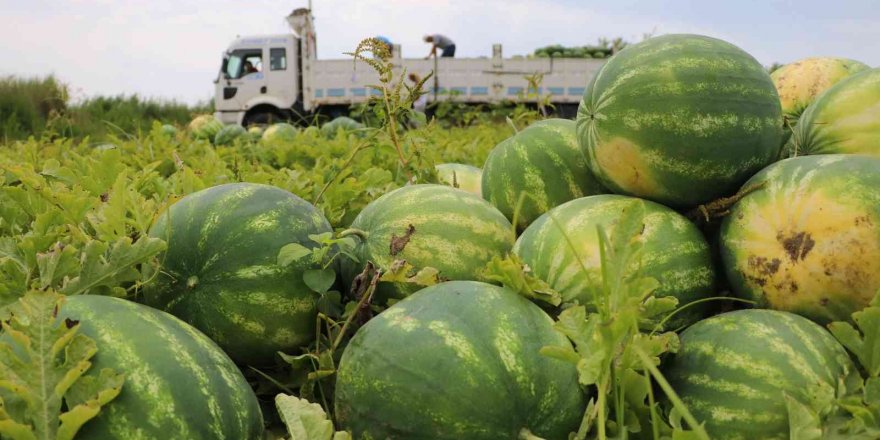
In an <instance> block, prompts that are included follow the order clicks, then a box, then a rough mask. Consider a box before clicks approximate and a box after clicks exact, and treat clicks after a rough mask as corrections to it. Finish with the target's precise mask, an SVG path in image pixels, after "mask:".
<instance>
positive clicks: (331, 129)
mask: <svg viewBox="0 0 880 440" xmlns="http://www.w3.org/2000/svg"><path fill="white" fill-rule="evenodd" d="M362 128H364V124H361V123H360V122H358V121H355V120H354V119H351V118H349V117H347V116H339V117H337V118H335V119H333V120H332V121H330V122H328V123H326V124H324V125H323V126H321V133H323V134H324V136H328V137H330V136H336V133H337V132H338V131H339V130H342V131H344V132H354V131H356V130H359V129H362Z"/></svg>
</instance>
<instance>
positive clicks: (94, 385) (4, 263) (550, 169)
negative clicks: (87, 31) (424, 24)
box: [0, 35, 880, 440]
mask: <svg viewBox="0 0 880 440" xmlns="http://www.w3.org/2000/svg"><path fill="white" fill-rule="evenodd" d="M376 65H377V66H378V67H379V68H381V63H379V62H376ZM403 78H405V75H392V74H390V73H389V74H387V75H384V76H383V83H382V84H380V85H378V86H377V87H378V89H379V90H378V92H379V98H378V99H376V100H375V102H373V104H372V105H371V106H369V107H367V108H362V109H359V112H358V115H357V116H358V117H359V119H361V120H362V121H361V122H358V121H355V120H352V119H348V118H337V119H334V120H332V121H329V122H325V121H320V123H316V124H315V125H314V126H309V127H294V126H292V125H288V124H286V123H279V124H274V125H270V126H268V127H262V126H261V127H247V128H245V127H239V126H226V127H224V126H222V125H221V124H220V123H219V122H218V121H216V120H214V119H213V117H212V116H210V115H202V116H199V117H196V118H194V119H193V121H192V122H191V123H190V124H189V125H188V126H174V125H171V124H162V123H161V122H156V123H154V124H153V128H152V130H151V131H150V132H149V133H144V134H142V135H136V136H128V135H119V136H110V137H109V139H108V140H107V141H100V142H95V141H92V140H89V139H88V138H86V139H83V140H74V139H69V138H64V137H57V136H55V135H51V134H50V135H45V136H42V137H41V138H31V139H29V140H27V141H15V142H8V143H6V144H3V145H0V322H2V330H0V439H2V440H6V439H13V440H30V439H40V440H42V439H71V438H77V439H155V438H185V439H233V440H239V439H241V440H245V439H254V440H256V439H281V438H291V439H295V440H331V439H332V440H344V439H374V440H378V439H487V440H488V439H522V440H526V439H528V440H537V439H547V440H556V439H602V440H604V439H654V440H658V439H673V440H690V439H701V440H705V439H731V440H734V439H743V440H746V439H789V438H790V439H796V440H819V439H866V440H867V439H878V438H880V296H878V297H877V298H876V299H875V295H876V294H878V291H880V190H878V188H880V157H878V156H880V69H871V68H869V67H868V66H865V65H864V64H862V63H859V62H856V61H852V60H845V59H836V58H810V59H806V60H802V61H799V62H797V63H793V64H791V65H788V66H784V67H783V68H781V69H779V70H777V71H775V72H774V73H773V74H772V76H771V75H770V74H768V73H767V72H766V70H765V69H764V68H763V67H762V66H761V65H760V64H759V63H758V62H757V61H755V59H754V58H752V57H751V56H750V55H749V54H748V53H746V52H744V51H743V50H742V49H740V48H738V47H736V46H733V45H731V44H729V43H726V42H724V41H721V40H717V39H712V38H708V37H702V36H695V35H667V36H660V37H654V38H650V39H647V40H645V41H643V42H641V43H638V44H633V45H628V46H626V48H625V49H623V50H621V51H619V52H617V53H616V54H614V55H613V56H612V57H610V58H609V59H608V61H607V63H606V64H605V65H604V66H603V67H602V69H601V70H600V71H599V72H598V73H597V75H596V76H595V77H594V78H593V79H592V81H591V82H590V83H589V84H588V85H587V89H586V92H585V94H584V98H583V100H582V102H581V104H580V108H579V112H578V115H577V118H576V120H574V121H570V120H562V119H555V118H552V117H550V118H548V117H546V116H544V115H543V114H542V113H541V112H540V111H537V110H534V109H529V108H525V107H516V108H515V109H513V110H509V111H507V112H505V113H504V114H503V115H502V116H501V117H499V116H498V115H497V114H494V113H492V114H487V113H485V112H482V113H481V112H473V113H471V114H469V116H468V117H466V118H463V119H462V118H460V119H458V120H456V123H450V122H449V121H441V120H432V121H426V120H425V116H424V114H421V113H417V112H414V111H412V110H411V106H412V102H413V101H414V100H415V99H416V96H414V95H415V94H417V93H416V92H413V91H412V90H407V86H404V85H402V83H401V81H402V80H403Z"/></svg>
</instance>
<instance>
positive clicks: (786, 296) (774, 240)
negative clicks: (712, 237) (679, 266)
mask: <svg viewBox="0 0 880 440" xmlns="http://www.w3.org/2000/svg"><path fill="white" fill-rule="evenodd" d="M755 185H761V186H760V187H759V189H757V190H756V191H754V192H752V193H750V194H748V195H747V196H746V197H745V198H743V199H742V200H740V201H739V202H738V203H737V204H736V205H734V206H733V208H732V209H731V211H730V214H729V215H728V216H727V217H726V218H725V219H724V222H723V223H722V225H721V245H722V247H721V249H722V259H723V261H724V266H725V270H726V271H727V276H728V279H729V280H730V284H731V287H732V289H733V291H734V292H735V293H736V294H737V295H738V296H741V297H743V298H747V299H752V300H755V301H758V303H759V305H760V306H762V307H770V308H774V309H778V310H785V311H789V312H794V313H797V314H801V315H804V316H806V317H808V318H811V319H813V320H816V321H819V322H828V321H837V320H848V319H849V318H850V314H851V313H853V312H855V311H857V310H859V309H861V308H863V307H865V306H866V305H867V304H868V303H869V302H870V300H871V298H872V297H873V296H874V294H875V293H876V292H877V289H880V192H878V191H877V188H880V158H875V157H860V156H854V155H843V154H839V155H821V156H803V157H797V158H792V159H786V160H783V161H781V162H778V163H776V164H774V165H772V166H770V167H768V168H767V169H765V170H763V171H761V172H760V173H759V174H757V175H756V176H755V177H753V178H752V179H751V180H750V181H749V182H748V183H746V185H745V186H746V187H749V186H755Z"/></svg>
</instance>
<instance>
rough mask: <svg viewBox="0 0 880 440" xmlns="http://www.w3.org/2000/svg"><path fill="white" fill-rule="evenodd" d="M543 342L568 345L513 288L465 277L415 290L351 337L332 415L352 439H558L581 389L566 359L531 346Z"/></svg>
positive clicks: (576, 410) (577, 409) (576, 417)
mask: <svg viewBox="0 0 880 440" xmlns="http://www.w3.org/2000/svg"><path fill="white" fill-rule="evenodd" d="M487 318H488V319H487ZM548 345H551V346H570V343H569V342H568V340H567V339H566V338H565V337H563V336H562V335H561V334H559V333H557V332H556V331H555V330H554V329H553V321H552V319H550V317H549V316H547V314H546V313H544V312H543V311H542V310H541V309H540V308H539V307H537V306H535V305H534V304H531V303H530V302H529V301H528V300H526V299H525V298H523V297H521V296H519V295H517V294H515V293H514V292H511V291H509V290H506V289H503V288H501V287H497V286H493V285H489V284H484V283H478V282H470V281H452V282H447V283H443V284H439V285H436V286H432V287H429V288H426V289H423V290H421V291H419V292H418V293H416V294H414V295H412V296H410V297H409V298H407V299H405V300H403V301H401V302H399V303H397V304H395V305H393V306H392V307H390V308H388V309H387V310H385V311H384V312H382V313H381V314H379V315H378V316H377V317H376V318H373V319H372V320H370V321H369V322H368V323H367V324H366V325H365V326H364V327H362V328H361V329H360V330H359V331H358V332H357V333H356V334H355V336H354V338H352V340H351V343H350V344H349V345H348V347H347V348H346V350H345V352H344V353H343V355H342V360H341V361H340V364H339V372H338V377H337V384H336V416H337V418H338V420H339V422H340V423H341V425H342V426H343V427H344V428H346V429H349V430H352V431H353V432H354V435H355V437H356V438H360V436H361V435H363V434H365V433H368V434H370V436H371V438H376V439H379V438H382V439H384V438H407V439H414V438H422V439H437V440H442V439H456V440H458V439H470V440H481V439H487V440H488V439H491V440H497V439H517V438H523V437H520V434H521V433H523V432H525V431H524V430H528V431H529V432H531V433H532V434H534V435H537V436H539V437H541V438H546V439H548V440H556V439H566V438H568V434H569V432H573V431H576V430H577V428H578V425H579V423H580V419H581V417H582V416H583V412H584V408H585V395H584V393H583V391H581V389H580V387H579V386H578V383H577V374H576V371H575V368H574V365H572V364H568V363H566V362H563V361H559V360H556V359H552V358H549V357H546V356H543V355H541V354H540V353H539V352H538V351H539V350H540V349H541V348H542V347H544V346H548Z"/></svg>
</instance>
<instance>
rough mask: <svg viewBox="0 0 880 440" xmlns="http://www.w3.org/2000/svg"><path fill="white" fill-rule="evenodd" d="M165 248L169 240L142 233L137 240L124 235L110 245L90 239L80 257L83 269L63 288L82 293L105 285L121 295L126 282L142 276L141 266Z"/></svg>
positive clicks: (91, 291) (102, 287)
mask: <svg viewBox="0 0 880 440" xmlns="http://www.w3.org/2000/svg"><path fill="white" fill-rule="evenodd" d="M164 250H165V242H164V241H162V240H160V239H158V238H152V237H142V238H141V239H140V240H138V241H137V242H135V243H133V244H132V242H131V239H129V238H128V237H123V238H120V239H119V240H116V241H115V242H114V243H113V244H112V245H110V246H108V245H107V244H106V243H103V242H100V241H90V242H88V244H86V246H85V248H84V249H83V251H82V255H81V257H80V264H81V266H82V270H81V271H80V274H79V276H77V277H74V278H72V279H71V280H70V281H69V282H68V283H66V284H65V285H64V287H63V288H62V289H61V292H62V293H64V294H65V295H78V294H87V293H96V291H99V289H105V290H106V291H107V293H111V294H115V295H116V296H119V295H120V293H124V289H123V288H122V287H121V286H122V285H123V284H125V283H130V282H134V281H137V280H138V279H139V278H140V276H141V275H140V272H138V270H137V266H138V265H140V264H143V263H146V262H148V261H149V260H150V259H151V258H153V257H155V256H156V255H158V254H159V253H160V252H162V251H164Z"/></svg>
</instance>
